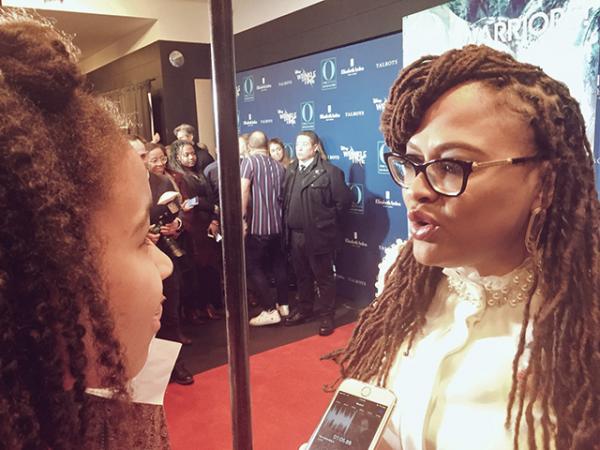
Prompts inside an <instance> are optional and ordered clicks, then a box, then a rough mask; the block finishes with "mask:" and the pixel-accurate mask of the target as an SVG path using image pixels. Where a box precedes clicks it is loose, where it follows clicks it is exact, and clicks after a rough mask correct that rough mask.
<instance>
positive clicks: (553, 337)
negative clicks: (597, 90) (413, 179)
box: [329, 45, 600, 450]
mask: <svg viewBox="0 0 600 450" xmlns="http://www.w3.org/2000/svg"><path fill="white" fill-rule="evenodd" d="M467 82H480V83H482V84H483V85H484V86H486V87H488V88H489V89H491V90H492V91H493V92H501V95H502V96H503V98H504V99H505V102H506V105H507V106H508V107H510V108H512V109H514V110H515V111H516V112H518V113H519V114H520V115H521V116H522V117H523V119H524V120H526V121H527V122H528V123H529V124H530V126H531V128H532V129H533V131H534V136H535V143H536V146H537V150H538V152H539V154H541V155H542V157H543V158H544V159H545V160H547V164H548V165H549V169H550V173H552V174H553V177H550V178H551V180H552V181H553V184H554V185H553V186H549V189H547V190H545V192H543V194H542V195H543V196H545V200H546V202H547V203H549V206H548V208H547V210H546V218H545V220H544V223H543V228H542V232H541V235H540V239H539V245H538V249H537V251H536V254H535V255H533V256H534V259H535V260H536V261H537V265H536V267H537V268H536V270H537V283H538V286H537V287H539V288H540V289H541V292H542V293H543V296H544V299H545V301H544V302H543V304H542V305H541V307H540V309H539V310H538V311H537V312H535V313H533V312H530V303H531V298H529V300H528V301H527V303H526V305H525V313H524V318H523V323H522V329H521V334H520V338H519V343H518V348H517V351H516V354H515V357H514V360H513V367H512V369H513V375H512V387H511V390H510V394H509V398H508V399H507V415H506V424H505V425H506V426H507V427H509V426H510V425H514V429H515V434H514V448H515V449H518V448H519V443H518V442H519V429H520V426H521V423H522V421H523V420H524V421H525V423H526V425H527V441H528V447H529V448H530V449H535V448H537V447H536V437H535V428H536V426H541V430H542V433H541V437H542V443H543V448H544V449H549V448H550V446H551V444H554V446H555V448H557V449H581V450H583V449H591V448H600V447H598V446H599V445H600V444H599V443H600V376H598V375H599V374H600V345H599V343H600V339H599V330H600V208H599V202H598V196H597V195H598V194H597V192H596V189H595V186H594V168H593V166H594V162H593V153H592V150H591V147H590V144H589V142H588V140H587V138H586V135H585V125H584V120H583V117H582V115H581V112H580V110H579V105H578V103H577V102H576V101H575V100H574V99H573V98H572V97H571V95H570V94H569V90H568V88H567V87H566V86H565V85H564V84H563V83H560V82H558V81H556V80H554V79H552V78H550V77H548V76H547V75H546V74H545V73H544V72H543V71H542V70H541V69H540V68H539V67H536V66H532V65H529V64H524V63H520V62H518V61H516V60H515V59H514V58H513V57H512V56H510V55H508V54H506V53H503V52H499V51H496V50H492V49H491V48H488V47H485V46H476V45H469V46H466V47H464V48H463V49H460V50H450V51H448V52H446V53H444V54H442V55H441V56H426V57H423V58H421V59H419V60H418V61H416V62H414V63H413V64H411V65H410V66H408V67H406V68H405V69H404V70H402V71H401V72H400V74H399V77H398V79H397V80H396V81H395V82H394V84H393V86H392V88H391V90H390V94H389V100H388V101H387V103H386V106H385V110H384V112H383V114H382V117H381V130H382V132H383V134H384V136H385V140H386V143H387V145H388V146H389V147H390V148H391V149H393V151H394V152H397V153H401V154H404V153H406V143H407V141H408V140H409V138H410V137H411V136H412V135H414V134H415V132H416V131H417V129H418V128H419V125H420V123H421V120H422V118H423V115H424V114H425V112H426V111H427V109H428V108H429V107H430V106H431V105H432V104H433V103H434V102H435V101H436V100H437V99H438V98H439V97H440V96H441V95H442V94H443V93H445V92H446V91H448V90H449V89H451V88H453V87H455V86H458V85H460V84H463V83H467ZM543 201H544V200H543ZM441 278H442V273H441V268H439V267H426V266H424V265H422V264H419V263H418V262H417V261H416V260H415V258H414V256H413V254H412V241H409V242H408V243H407V245H405V246H404V247H403V248H402V249H401V250H400V252H399V254H398V256H397V258H396V261H395V263H394V264H393V265H392V267H391V268H390V269H389V270H388V271H387V272H386V274H385V278H384V285H385V286H384V289H383V291H382V292H381V294H380V295H379V296H378V297H377V298H376V299H375V301H374V302H373V303H372V304H371V305H370V306H369V307H368V308H366V309H365V310H364V311H363V312H362V313H361V315H360V317H359V320H358V324H357V327H356V329H355V330H354V333H353V335H352V338H351V339H350V342H349V343H348V345H347V347H346V348H345V349H342V350H339V351H337V352H334V353H332V354H331V355H329V357H331V358H334V359H335V360H336V361H337V362H338V363H339V364H340V367H341V374H342V377H353V378H358V379H361V380H365V381H374V382H375V383H377V384H379V385H383V384H385V383H386V382H387V376H388V374H389V371H390V368H391V366H392V364H393V363H394V360H395V358H396V355H397V354H398V351H399V350H400V347H401V345H403V344H405V346H406V349H407V350H406V351H407V352H409V351H410V349H411V347H412V344H413V341H414V340H415V337H416V336H417V334H418V333H419V331H420V330H421V329H422V328H423V325H424V324H425V322H426V317H427V311H428V309H429V306H430V305H431V302H432V298H433V295H434V293H435V289H436V286H437V285H438V283H439V281H440V280H441ZM532 292H533V291H532ZM531 316H532V317H531ZM530 322H532V325H533V342H532V348H531V353H530V359H529V369H528V370H527V372H526V374H525V376H524V377H523V379H519V378H517V367H518V365H519V361H520V360H521V357H522V356H523V353H524V348H525V331H526V329H527V328H528V325H529V323H530ZM534 407H535V410H536V411H541V417H539V418H537V419H536V418H534ZM515 409H516V412H515V411H514V410H515Z"/></svg>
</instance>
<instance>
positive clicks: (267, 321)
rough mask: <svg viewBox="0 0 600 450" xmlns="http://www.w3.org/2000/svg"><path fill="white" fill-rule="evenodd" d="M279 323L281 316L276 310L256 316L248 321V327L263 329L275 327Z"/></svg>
mask: <svg viewBox="0 0 600 450" xmlns="http://www.w3.org/2000/svg"><path fill="white" fill-rule="evenodd" d="M279 322H281V316H280V315H279V312H278V311H277V310H276V309H272V310H270V311H266V310H265V311H263V312H261V313H260V314H259V315H258V316H256V317H253V318H252V319H250V325H251V326H253V327H263V326H265V325H275V324H276V323H279Z"/></svg>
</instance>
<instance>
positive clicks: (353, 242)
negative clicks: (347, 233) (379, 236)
mask: <svg viewBox="0 0 600 450" xmlns="http://www.w3.org/2000/svg"><path fill="white" fill-rule="evenodd" d="M344 242H345V243H346V244H348V245H350V246H351V247H355V248H367V247H368V246H369V244H367V243H366V242H365V241H361V240H360V239H359V238H358V231H355V232H354V233H352V237H351V238H345V239H344Z"/></svg>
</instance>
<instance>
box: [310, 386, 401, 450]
mask: <svg viewBox="0 0 600 450" xmlns="http://www.w3.org/2000/svg"><path fill="white" fill-rule="evenodd" d="M395 402H396V396H395V395H394V393H393V392H392V391H389V390H387V389H383V388H380V387H377V386H373V385H370V384H367V383H363V382H362V381H358V380H354V379H351V378H348V379H346V380H344V381H343V382H342V384H341V385H340V387H339V388H338V390H337V391H336V393H335V395H334V397H333V400H332V401H331V403H330V404H329V406H328V408H327V411H326V412H325V414H324V415H323V418H322V419H321V422H320V423H319V425H318V426H317V429H316V430H315V432H314V433H313V435H312V437H311V439H310V441H309V443H308V448H307V450H373V449H375V447H376V445H377V442H378V441H379V438H380V437H381V435H382V434H383V430H384V428H385V425H386V423H387V421H388V419H389V417H390V414H391V413H392V409H393V407H394V403H395Z"/></svg>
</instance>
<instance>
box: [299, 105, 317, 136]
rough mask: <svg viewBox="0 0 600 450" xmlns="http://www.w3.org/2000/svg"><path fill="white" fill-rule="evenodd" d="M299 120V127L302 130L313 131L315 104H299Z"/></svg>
mask: <svg viewBox="0 0 600 450" xmlns="http://www.w3.org/2000/svg"><path fill="white" fill-rule="evenodd" d="M300 118H301V119H302V121H301V124H300V126H301V127H302V129H303V130H314V129H315V102H313V101H310V102H302V103H300Z"/></svg>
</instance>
